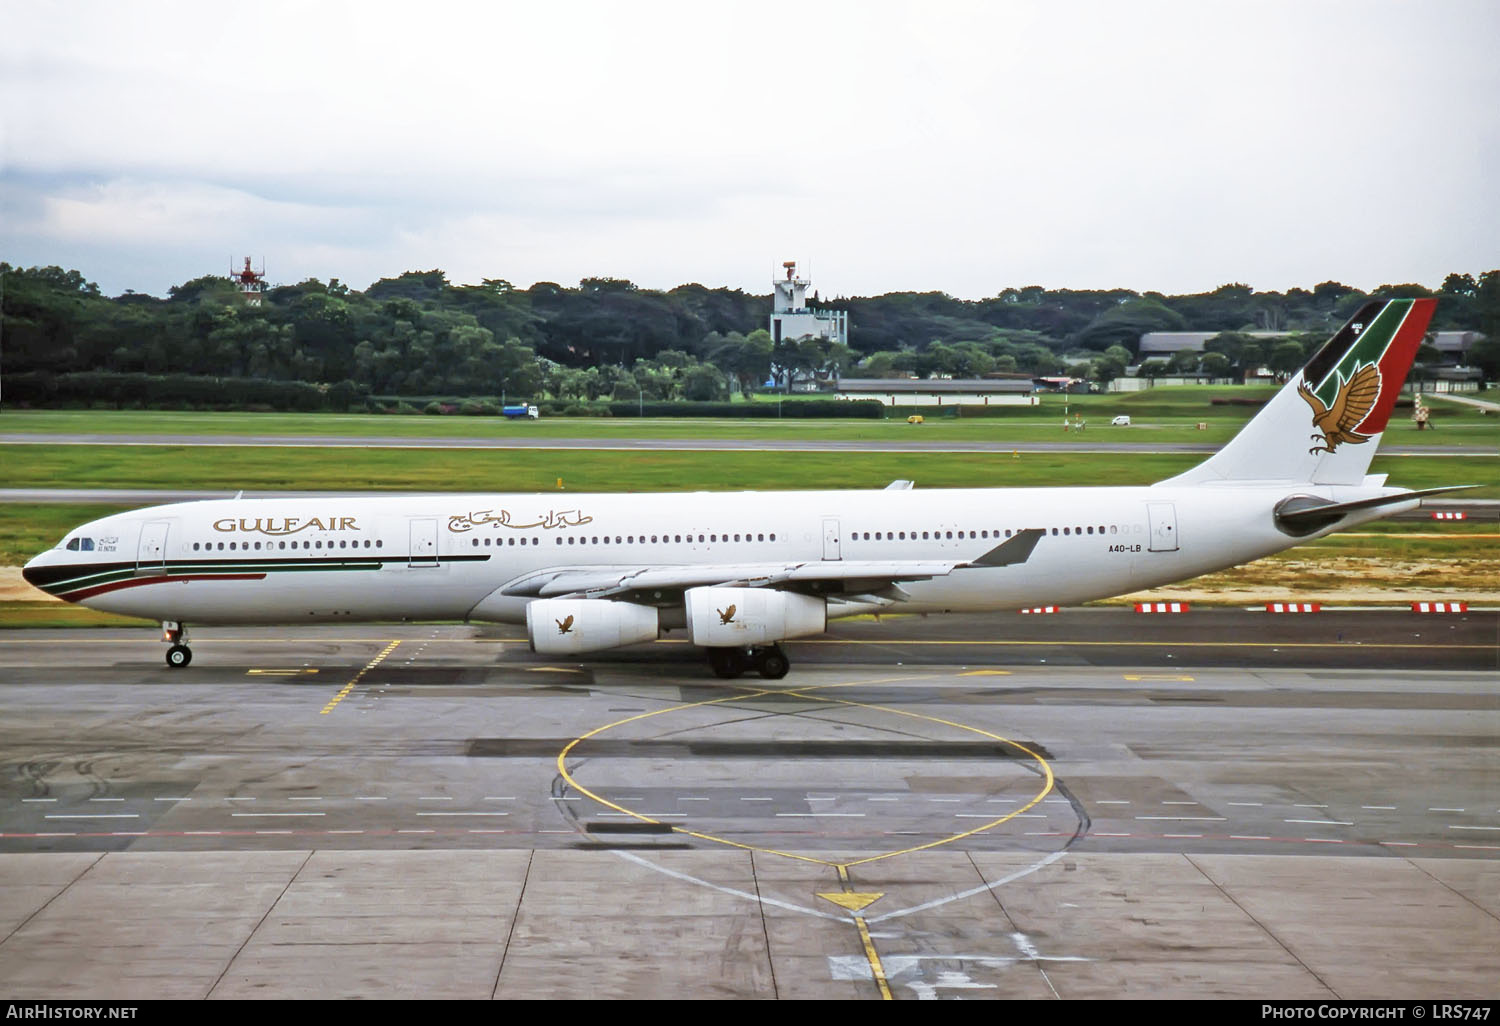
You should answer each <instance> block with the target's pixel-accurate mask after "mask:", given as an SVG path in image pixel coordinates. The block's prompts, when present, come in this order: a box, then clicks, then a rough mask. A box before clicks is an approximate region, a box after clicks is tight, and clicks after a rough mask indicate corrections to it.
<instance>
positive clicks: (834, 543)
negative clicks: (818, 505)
mask: <svg viewBox="0 0 1500 1026" xmlns="http://www.w3.org/2000/svg"><path fill="white" fill-rule="evenodd" d="M840 544H841V543H840V541H839V522H838V518H837V517H827V518H825V519H824V521H823V558H824V559H843V558H844V557H843V556H842V555H841V554H840V553H841V552H842V549H841V548H840Z"/></svg>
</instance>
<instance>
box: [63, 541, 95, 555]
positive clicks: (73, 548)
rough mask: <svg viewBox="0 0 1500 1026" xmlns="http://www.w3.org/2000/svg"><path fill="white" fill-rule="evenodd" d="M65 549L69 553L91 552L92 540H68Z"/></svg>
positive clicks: (92, 548)
mask: <svg viewBox="0 0 1500 1026" xmlns="http://www.w3.org/2000/svg"><path fill="white" fill-rule="evenodd" d="M67 549H68V551H69V552H93V551H94V539H92V538H69V539H68V545H67Z"/></svg>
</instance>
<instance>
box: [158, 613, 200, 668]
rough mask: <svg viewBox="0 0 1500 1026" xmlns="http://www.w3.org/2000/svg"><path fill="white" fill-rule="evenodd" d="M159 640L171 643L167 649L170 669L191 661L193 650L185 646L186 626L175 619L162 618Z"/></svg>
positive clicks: (181, 666) (180, 666)
mask: <svg viewBox="0 0 1500 1026" xmlns="http://www.w3.org/2000/svg"><path fill="white" fill-rule="evenodd" d="M161 640H163V641H170V642H171V643H172V647H171V648H169V649H167V665H168V666H169V667H171V668H172V669H174V670H180V669H182V668H183V667H184V666H186V665H187V664H188V663H190V662H192V661H193V650H192V649H190V648H188V647H187V627H186V626H184V625H183V624H180V623H178V622H177V621H176V620H163V621H162V624H161Z"/></svg>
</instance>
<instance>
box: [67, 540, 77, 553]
mask: <svg viewBox="0 0 1500 1026" xmlns="http://www.w3.org/2000/svg"><path fill="white" fill-rule="evenodd" d="M68 551H69V552H77V551H78V539H77V538H69V539H68Z"/></svg>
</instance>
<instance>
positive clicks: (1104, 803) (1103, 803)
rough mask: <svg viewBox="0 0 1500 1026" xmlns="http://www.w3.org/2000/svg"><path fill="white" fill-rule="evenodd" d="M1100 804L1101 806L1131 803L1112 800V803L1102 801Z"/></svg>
mask: <svg viewBox="0 0 1500 1026" xmlns="http://www.w3.org/2000/svg"><path fill="white" fill-rule="evenodd" d="M1099 804H1100V805H1129V804H1130V803H1129V802H1125V801H1120V800H1118V799H1116V800H1112V801H1100V802H1099Z"/></svg>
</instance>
